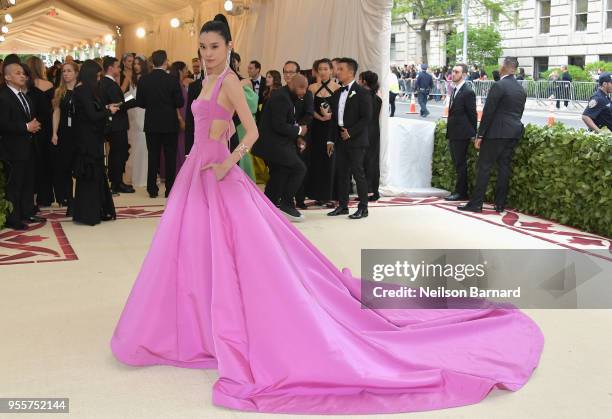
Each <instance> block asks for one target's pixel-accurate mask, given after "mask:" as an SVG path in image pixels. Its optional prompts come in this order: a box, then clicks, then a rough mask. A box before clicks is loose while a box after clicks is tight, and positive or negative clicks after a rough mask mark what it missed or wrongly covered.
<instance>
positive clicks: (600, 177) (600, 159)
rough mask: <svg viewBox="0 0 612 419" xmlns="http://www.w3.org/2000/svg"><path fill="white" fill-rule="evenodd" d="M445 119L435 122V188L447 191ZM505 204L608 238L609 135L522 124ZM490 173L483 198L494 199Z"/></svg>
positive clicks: (450, 183) (451, 177)
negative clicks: (436, 123) (522, 131)
mask: <svg viewBox="0 0 612 419" xmlns="http://www.w3.org/2000/svg"><path fill="white" fill-rule="evenodd" d="M445 133H446V122H445V121H440V122H439V123H438V125H437V127H436V134H435V145H434V155H433V167H432V172H433V177H432V185H433V186H434V187H438V188H442V189H446V190H449V191H452V190H453V188H454V185H455V171H454V168H453V165H452V161H451V157H450V152H449V149H448V140H447V139H446V138H445ZM476 160H477V151H476V149H475V148H474V147H470V148H469V152H468V179H469V184H470V187H473V186H474V180H475V173H476ZM512 164H513V166H512V178H511V181H510V191H509V193H508V206H509V207H512V208H516V209H517V210H518V211H521V212H523V213H526V214H533V215H537V216H541V217H544V218H546V219H549V220H553V221H557V222H559V223H561V224H566V225H570V226H573V227H576V228H580V229H582V230H586V231H589V232H592V233H595V234H600V235H603V236H605V237H612V134H611V133H609V132H607V133H604V134H594V133H590V132H588V131H585V130H582V129H580V130H576V129H570V128H567V127H565V126H564V125H563V124H560V123H557V124H555V125H554V126H552V127H548V126H544V127H541V126H535V125H531V124H529V125H527V127H526V129H525V134H524V136H523V138H522V139H521V140H520V141H519V145H518V146H517V148H516V152H515V155H514V160H513V163H512ZM495 180H496V174H495V173H492V176H491V179H490V181H489V188H488V190H487V195H486V201H487V202H493V196H494V193H493V188H494V185H495Z"/></svg>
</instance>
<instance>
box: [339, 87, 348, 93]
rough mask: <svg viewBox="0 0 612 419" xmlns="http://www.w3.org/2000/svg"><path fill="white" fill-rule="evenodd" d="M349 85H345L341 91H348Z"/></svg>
mask: <svg viewBox="0 0 612 419" xmlns="http://www.w3.org/2000/svg"><path fill="white" fill-rule="evenodd" d="M348 89H349V87H348V86H344V87H343V88H342V89H341V90H340V92H348Z"/></svg>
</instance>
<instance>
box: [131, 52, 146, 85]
mask: <svg viewBox="0 0 612 419" xmlns="http://www.w3.org/2000/svg"><path fill="white" fill-rule="evenodd" d="M136 61H138V62H139V63H140V77H142V76H144V75H147V74H149V62H148V61H147V59H146V58H145V57H142V56H139V55H137V56H136V57H134V64H136ZM132 70H134V68H133V67H132ZM132 84H133V85H134V86H136V85H137V84H138V74H136V72H135V71H132Z"/></svg>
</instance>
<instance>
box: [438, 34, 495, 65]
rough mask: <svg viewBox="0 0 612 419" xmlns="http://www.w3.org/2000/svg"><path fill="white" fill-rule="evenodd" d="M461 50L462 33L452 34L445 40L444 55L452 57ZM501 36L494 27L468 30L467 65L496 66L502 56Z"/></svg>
mask: <svg viewBox="0 0 612 419" xmlns="http://www.w3.org/2000/svg"><path fill="white" fill-rule="evenodd" d="M461 48H463V32H458V33H454V34H452V35H451V36H449V37H448V39H447V40H446V54H447V55H448V56H454V55H455V53H456V51H457V50H459V49H461ZM502 53H503V50H502V47H501V35H500V33H499V31H498V30H497V29H496V28H495V27H494V26H470V27H469V28H468V59H467V63H468V64H480V65H483V64H484V65H497V62H498V60H499V57H501V56H502Z"/></svg>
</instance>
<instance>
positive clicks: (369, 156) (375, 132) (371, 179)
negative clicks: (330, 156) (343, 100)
mask: <svg viewBox="0 0 612 419" xmlns="http://www.w3.org/2000/svg"><path fill="white" fill-rule="evenodd" d="M359 84H360V85H361V86H363V87H365V88H366V89H368V90H369V92H370V94H371V95H372V119H371V121H370V124H369V126H368V141H369V143H370V145H369V146H368V149H367V150H366V155H365V165H364V167H365V172H366V180H367V182H368V192H370V193H372V195H370V196H368V201H378V199H379V198H380V195H379V194H378V187H379V184H380V109H381V108H382V99H381V98H380V96H378V94H377V93H378V87H379V86H378V75H377V74H376V73H374V72H372V71H364V72H363V73H361V74H360V75H359Z"/></svg>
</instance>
